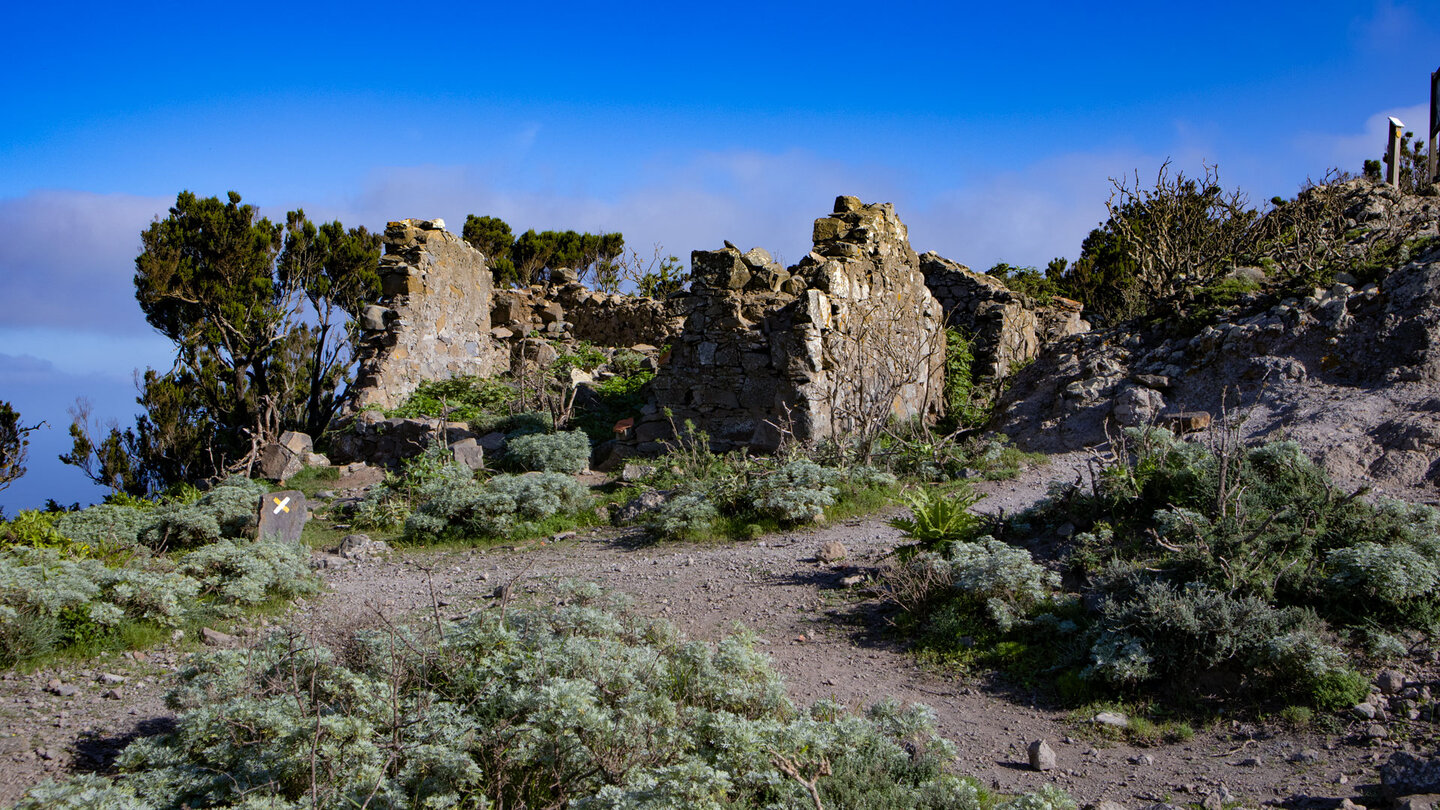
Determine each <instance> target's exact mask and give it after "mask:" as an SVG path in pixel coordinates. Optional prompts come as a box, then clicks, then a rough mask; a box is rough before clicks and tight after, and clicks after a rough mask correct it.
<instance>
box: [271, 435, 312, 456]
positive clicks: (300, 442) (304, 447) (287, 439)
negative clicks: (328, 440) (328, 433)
mask: <svg viewBox="0 0 1440 810" xmlns="http://www.w3.org/2000/svg"><path fill="white" fill-rule="evenodd" d="M280 443H281V444H283V445H285V447H286V448H287V449H289V450H290V452H292V453H295V454H296V455H300V456H303V455H305V454H306V453H311V452H314V450H315V440H314V439H312V438H310V434H308V433H302V432H300V431H298V430H287V431H285V432H284V433H281V434H280Z"/></svg>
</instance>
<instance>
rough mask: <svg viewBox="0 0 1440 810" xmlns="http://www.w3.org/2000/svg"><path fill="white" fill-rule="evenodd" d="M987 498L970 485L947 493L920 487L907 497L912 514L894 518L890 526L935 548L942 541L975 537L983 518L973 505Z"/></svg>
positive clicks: (965, 539)
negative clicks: (974, 509)
mask: <svg viewBox="0 0 1440 810" xmlns="http://www.w3.org/2000/svg"><path fill="white" fill-rule="evenodd" d="M984 497H985V496H984V495H977V494H976V493H974V492H973V491H971V489H970V488H969V487H968V486H962V487H959V488H956V489H953V490H950V491H948V492H946V491H941V490H937V489H935V488H931V487H921V488H919V489H916V490H914V491H912V492H910V493H909V494H907V495H906V496H905V502H906V505H908V506H909V507H910V517H908V518H904V517H900V518H895V519H893V520H891V521H890V525H891V526H893V527H894V528H896V529H899V530H900V531H902V532H904V533H905V536H906V537H909V538H911V539H912V540H914V541H915V542H917V543H919V544H920V545H921V546H922V547H924V548H926V549H930V550H932V551H933V550H934V549H936V548H938V547H939V546H940V544H942V543H948V542H952V541H956V540H959V541H969V540H973V539H974V538H975V535H976V533H977V532H978V531H979V528H980V518H979V516H977V515H975V514H973V513H971V511H970V507H972V506H974V505H975V504H977V503H979V502H980V500H981V499H982V498H984Z"/></svg>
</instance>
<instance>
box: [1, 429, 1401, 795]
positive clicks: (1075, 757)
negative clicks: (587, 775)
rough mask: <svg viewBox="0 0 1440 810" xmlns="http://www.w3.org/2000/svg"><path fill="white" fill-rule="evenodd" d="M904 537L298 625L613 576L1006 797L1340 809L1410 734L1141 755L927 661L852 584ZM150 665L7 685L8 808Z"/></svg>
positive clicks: (114, 740) (318, 629)
mask: <svg viewBox="0 0 1440 810" xmlns="http://www.w3.org/2000/svg"><path fill="white" fill-rule="evenodd" d="M1075 461H1076V458H1075V457H1073V456H1072V457H1062V458H1060V459H1057V460H1056V462H1055V463H1054V464H1052V465H1050V466H1048V467H1047V468H1042V469H1037V470H1031V471H1028V472H1027V473H1026V474H1025V475H1024V476H1022V477H1021V479H1020V480H1018V481H1013V482H1003V483H997V484H987V485H984V489H985V490H987V491H988V492H989V493H990V494H991V497H990V498H988V499H987V500H986V501H985V502H984V503H983V506H984V507H986V508H987V509H989V510H992V511H993V510H997V509H1000V508H1003V509H1005V511H1007V512H1013V511H1015V510H1017V509H1019V508H1023V506H1025V505H1028V503H1030V502H1033V501H1034V500H1035V499H1036V498H1038V497H1039V496H1040V495H1041V494H1043V492H1044V490H1045V487H1046V484H1047V483H1048V481H1050V480H1053V479H1055V478H1058V477H1063V476H1067V475H1068V476H1069V477H1071V478H1073V472H1067V471H1068V470H1069V469H1070V467H1069V466H1067V465H1073V464H1074V463H1075ZM828 540H838V541H840V542H841V543H843V544H844V545H845V546H846V548H847V549H848V550H849V555H848V557H847V558H846V559H845V560H844V561H842V562H840V563H837V564H835V565H833V566H832V565H825V564H822V563H820V562H818V561H817V560H816V559H815V552H816V550H817V549H818V547H819V546H820V545H821V544H822V543H824V542H826V541H828ZM898 541H899V535H898V533H897V532H896V531H895V530H893V529H891V528H889V527H888V526H887V525H886V523H885V516H874V517H870V518H866V519H862V520H853V521H848V522H846V523H844V524H841V525H834V526H829V527H823V528H819V529H814V530H809V531H803V532H790V533H783V534H778V535H771V536H768V537H766V538H763V539H762V540H759V541H755V542H748V543H733V544H723V545H722V544H715V545H693V544H664V545H653V544H651V545H647V544H643V543H641V542H638V541H637V538H636V536H635V535H634V534H633V533H625V532H617V531H609V530H607V531H601V532H596V533H593V534H586V535H581V536H579V537H574V538H569V539H565V540H561V541H559V542H553V543H543V544H542V543H530V544H525V545H521V546H516V547H506V548H492V549H487V550H467V551H456V552H410V553H406V554H401V555H395V556H394V557H392V558H391V559H390V560H386V561H380V562H373V563H362V564H357V565H353V566H349V567H345V568H339V569H333V570H325V571H323V572H322V573H323V575H324V577H325V579H326V582H327V584H328V586H329V587H328V590H327V592H326V593H325V594H324V595H322V596H320V597H316V598H315V599H313V600H310V601H309V602H308V603H305V604H303V605H301V606H299V607H297V609H296V610H295V612H294V613H293V614H292V615H291V616H290V617H289V618H287V619H285V620H283V624H285V625H286V626H290V627H297V628H300V629H302V630H304V631H305V632H308V633H310V634H312V637H315V638H317V639H318V640H323V639H326V638H337V637H341V636H343V635H345V634H348V633H350V632H353V631H355V630H357V629H361V628H364V627H370V626H375V625H377V624H380V623H381V618H380V617H381V616H384V617H387V618H395V619H398V618H403V617H406V616H414V615H416V614H417V613H420V612H423V611H431V610H433V609H434V607H437V606H438V609H439V611H440V612H441V614H442V615H444V616H458V615H463V614H465V613H467V612H469V611H471V610H475V609H478V608H480V607H483V606H485V605H487V604H490V603H491V601H492V599H493V593H494V591H495V589H496V588H497V586H499V585H501V584H504V583H510V582H514V583H515V586H514V587H515V588H517V589H518V590H519V591H521V592H522V593H525V592H529V593H532V594H536V595H538V596H539V597H540V598H543V597H544V596H545V594H546V593H547V592H548V589H549V588H550V586H552V585H554V584H555V583H558V582H560V581H561V580H565V579H577V580H582V581H592V582H597V583H600V584H602V585H604V586H606V587H608V588H612V589H615V590H619V591H622V592H624V593H627V594H629V595H631V596H632V597H634V600H635V609H636V610H638V611H640V612H642V613H646V614H650V615H658V616H664V617H666V618H668V619H669V620H670V621H671V622H673V623H674V624H675V625H676V626H677V627H678V628H679V629H680V630H682V631H683V632H684V633H685V634H687V635H688V636H689V637H691V638H698V639H715V638H717V637H719V636H721V635H723V634H725V633H726V632H728V631H729V629H730V628H731V627H733V626H734V625H735V623H736V622H740V623H743V624H744V625H745V626H746V627H748V628H750V629H752V630H754V631H755V632H756V633H758V634H759V635H760V637H761V639H762V642H761V643H762V644H763V645H764V649H765V651H766V652H768V653H769V654H770V656H771V657H772V658H773V660H774V662H775V667H776V668H777V670H779V672H781V673H782V674H783V675H784V677H785V679H786V681H787V683H788V684H789V688H790V693H791V696H792V698H793V699H794V700H796V701H797V702H798V703H802V704H805V703H809V702H811V701H813V700H817V699H819V698H823V697H834V698H837V699H839V700H840V701H843V702H845V703H847V704H849V705H851V706H852V707H855V708H861V707H863V706H865V705H868V704H870V703H873V702H875V701H877V700H880V699H882V698H885V697H887V696H893V697H896V698H898V699H900V700H902V701H907V702H913V703H924V704H927V705H929V706H931V707H933V708H934V710H935V712H936V715H937V718H938V721H939V726H940V730H941V733H942V734H944V735H945V736H946V737H949V738H950V739H952V740H954V741H955V742H956V744H957V745H958V748H959V756H958V761H957V765H958V768H959V769H960V770H961V771H962V772H965V773H970V774H973V775H975V776H977V777H978V778H980V779H981V780H982V781H983V782H984V783H986V784H988V785H990V786H992V787H994V788H997V789H999V790H1003V791H1006V792H1013V791H1021V790H1025V789H1029V788H1033V787H1036V786H1039V785H1041V784H1044V783H1046V782H1053V783H1055V784H1058V785H1059V786H1061V787H1063V788H1065V789H1066V790H1068V791H1069V792H1070V793H1071V795H1073V796H1074V797H1075V798H1076V799H1078V800H1080V801H1081V802H1082V803H1083V802H1090V801H1098V800H1101V799H1110V800H1112V801H1118V802H1121V803H1122V804H1126V805H1127V806H1132V807H1133V806H1137V805H1144V804H1150V803H1154V802H1160V801H1170V802H1174V803H1177V804H1183V803H1188V802H1199V801H1200V800H1201V798H1202V797H1203V796H1204V795H1205V794H1207V793H1209V792H1211V791H1213V790H1215V789H1216V788H1218V787H1219V786H1220V785H1224V786H1225V787H1226V788H1227V789H1228V790H1229V791H1230V792H1231V793H1232V794H1233V796H1234V797H1235V799H1236V800H1238V801H1241V802H1243V803H1244V805H1245V806H1250V807H1254V806H1258V805H1260V804H1262V803H1265V802H1267V801H1274V800H1278V799H1285V798H1291V797H1310V798H1312V799H1316V800H1320V799H1329V800H1330V801H1329V802H1326V803H1325V804H1326V805H1330V806H1333V804H1334V802H1335V801H1337V800H1338V799H1339V798H1340V797H1347V796H1348V797H1356V796H1357V794H1358V793H1359V792H1360V791H1361V790H1362V789H1363V786H1365V785H1367V784H1371V785H1373V784H1375V783H1377V782H1378V779H1377V778H1376V775H1375V766H1376V763H1378V762H1380V761H1383V758H1384V757H1387V756H1388V755H1389V753H1390V752H1391V750H1392V749H1391V747H1393V746H1397V745H1399V743H1395V742H1390V741H1387V742H1385V743H1382V744H1380V745H1379V746H1377V745H1375V744H1372V743H1365V744H1361V743H1359V742H1357V741H1356V738H1352V737H1349V736H1345V735H1341V736H1335V737H1331V738H1325V737H1322V736H1318V735H1314V734H1303V735H1294V734H1288V735H1277V736H1270V735H1269V734H1267V733H1266V731H1265V730H1264V729H1258V730H1257V729H1254V728H1251V727H1249V726H1241V725H1240V724H1220V725H1218V726H1217V727H1213V728H1208V729H1200V730H1197V733H1196V735H1195V736H1194V738H1193V739H1191V740H1190V741H1188V742H1184V743H1175V744H1168V745H1161V746H1156V747H1151V748H1143V749H1142V748H1134V747H1131V746H1128V745H1125V744H1120V743H1114V742H1109V741H1105V740H1103V739H1102V738H1101V737H1100V736H1099V735H1097V734H1096V733H1094V731H1092V730H1091V729H1088V728H1085V727H1084V726H1085V724H1084V723H1080V724H1079V725H1077V724H1076V723H1075V722H1072V721H1070V720H1069V719H1068V718H1067V716H1066V714H1065V713H1063V712H1056V711H1051V710H1047V709H1044V708H1036V707H1034V706H1033V705H1032V703H1031V702H1030V698H1029V697H1028V696H1027V695H1023V694H1021V695H1016V694H1005V693H1004V691H1003V689H1001V688H999V687H993V686H989V685H986V684H984V683H981V682H976V681H966V680H964V679H961V678H959V677H957V676H956V675H954V674H953V673H943V672H931V671H926V670H925V669H922V668H921V667H919V666H917V664H916V661H915V659H914V658H913V657H912V656H910V655H909V654H908V653H907V652H906V651H905V650H904V649H903V648H902V646H901V645H900V644H899V643H898V642H897V641H896V640H894V639H893V638H892V637H890V636H889V635H888V634H886V633H885V632H884V628H885V625H884V622H883V616H882V613H883V610H884V606H883V605H882V604H881V603H880V602H879V600H878V599H876V598H875V597H874V596H873V595H867V593H866V592H865V591H864V590H863V588H860V589H855V588H846V587H845V586H844V585H843V584H842V582H841V580H842V579H843V578H844V577H846V576H850V575H853V574H856V573H861V574H863V573H866V572H868V571H872V570H874V569H875V568H876V567H878V566H879V565H880V564H881V562H882V560H883V559H884V557H885V556H886V554H887V553H888V552H889V551H890V550H891V549H892V548H893V547H894V546H895V545H896V543H897V542H898ZM432 588H433V593H434V599H435V602H436V603H438V605H437V604H432V596H431V593H432ZM145 659H146V660H143V661H134V660H131V659H129V658H124V659H120V658H115V659H112V660H110V661H106V662H102V664H101V666H110V665H111V664H113V665H114V666H112V667H111V668H112V669H116V670H123V671H121V672H117V673H116V674H122V675H124V676H125V677H127V678H130V679H131V680H129V681H127V683H126V684H125V685H123V686H121V687H120V689H121V698H120V699H119V700H116V699H105V698H103V697H101V696H100V695H101V689H102V687H104V688H109V687H105V685H104V684H99V683H96V682H94V678H95V677H96V676H97V674H98V672H100V671H101V670H98V669H96V668H95V667H94V666H89V667H87V669H85V670H77V671H76V672H77V673H78V674H75V673H61V676H62V677H65V679H66V680H68V681H70V682H72V683H75V684H76V685H77V687H78V688H79V694H77V695H75V696H74V697H70V698H61V697H57V696H54V695H50V694H49V693H47V692H45V691H44V685H45V683H46V682H47V681H48V680H49V678H50V677H54V676H55V673H37V674H35V675H15V676H7V678H8V679H6V680H0V735H3V736H0V763H3V765H4V771H3V772H4V778H3V781H4V783H5V784H4V785H0V802H9V801H12V800H13V799H14V798H15V797H16V796H18V795H19V793H20V792H22V791H23V789H24V786H27V785H29V784H33V783H34V782H36V781H38V780H39V779H40V778H42V777H44V776H46V775H49V774H58V773H62V772H63V771H65V770H70V769H74V768H83V767H86V766H87V765H89V766H93V765H94V764H97V763H99V762H103V761H104V759H105V757H106V756H107V755H109V754H110V753H111V752H113V750H114V749H115V747H116V746H117V745H118V744H119V743H120V742H122V741H123V739H124V737H125V736H126V735H128V734H132V733H134V732H135V729H136V727H137V724H141V726H142V727H143V728H150V729H153V728H156V727H158V726H159V725H160V724H163V722H164V720H165V711H164V708H163V704H162V703H161V701H160V696H161V695H162V694H163V691H164V688H165V683H166V677H165V671H166V670H168V669H170V668H173V667H174V666H175V665H176V664H177V663H178V660H177V658H176V656H174V655H172V654H167V653H166V652H165V651H164V650H160V651H157V652H156V653H153V654H151V655H150V656H147V657H145ZM1357 730H1358V729H1357ZM1034 739H1045V740H1047V741H1048V743H1049V744H1050V746H1051V747H1052V748H1054V750H1055V752H1056V754H1057V759H1058V766H1057V769H1056V770H1053V771H1049V772H1046V773H1039V772H1036V771H1033V770H1031V769H1030V768H1029V767H1028V764H1027V756H1026V751H1025V748H1026V745H1027V744H1028V743H1029V742H1030V741H1031V740H1034ZM1302 752H1304V754H1303V755H1302ZM46 757H49V759H46ZM1342 778H1343V782H1342V781H1341V780H1342ZM1304 803H1305V802H1304V801H1303V800H1299V799H1296V800H1293V801H1292V802H1291V804H1304ZM1322 806H1323V805H1322Z"/></svg>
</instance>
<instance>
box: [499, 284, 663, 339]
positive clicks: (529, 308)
mask: <svg viewBox="0 0 1440 810" xmlns="http://www.w3.org/2000/svg"><path fill="white" fill-rule="evenodd" d="M490 321H491V324H492V329H491V334H492V335H494V336H495V337H496V338H498V339H500V340H518V339H522V338H524V337H525V336H527V335H537V336H541V337H547V338H561V339H573V340H586V341H589V342H591V343H593V344H595V345H597V346H633V345H636V344H648V345H651V346H661V345H664V344H666V343H669V342H670V341H671V340H672V339H673V338H674V337H675V336H677V335H678V334H679V332H680V328H681V323H682V318H681V317H680V316H679V314H678V312H677V311H676V308H675V306H674V305H673V304H672V303H671V302H669V301H666V300H664V299H660V300H655V299H651V298H640V297H637V296H631V295H615V294H608V293H603V292H597V291H594V290H590V289H588V288H586V287H585V286H584V285H582V284H580V283H579V282H575V281H571V282H569V283H567V284H564V285H562V286H558V287H544V286H540V285H535V286H531V287H523V288H519V289H510V290H497V291H496V292H495V294H494V298H493V301H492V304H491V308H490Z"/></svg>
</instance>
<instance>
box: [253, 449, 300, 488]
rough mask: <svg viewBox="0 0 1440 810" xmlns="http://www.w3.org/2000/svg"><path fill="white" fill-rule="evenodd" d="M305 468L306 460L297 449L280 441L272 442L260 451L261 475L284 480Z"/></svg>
mask: <svg viewBox="0 0 1440 810" xmlns="http://www.w3.org/2000/svg"><path fill="white" fill-rule="evenodd" d="M303 469H305V461H304V459H302V458H301V457H300V456H299V455H298V454H296V453H295V451H293V450H291V449H290V448H288V447H286V446H285V445H283V444H280V443H279V442H271V443H269V444H267V445H265V448H264V449H263V450H261V451H260V477H261V478H269V479H270V480H272V481H284V480H286V479H287V478H291V477H293V476H294V475H295V474H296V473H298V472H300V471H301V470H303Z"/></svg>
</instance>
